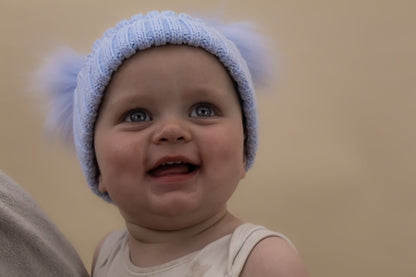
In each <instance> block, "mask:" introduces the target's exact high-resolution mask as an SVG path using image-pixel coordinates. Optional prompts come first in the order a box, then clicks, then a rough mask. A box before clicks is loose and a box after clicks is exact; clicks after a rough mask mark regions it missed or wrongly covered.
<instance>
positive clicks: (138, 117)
mask: <svg viewBox="0 0 416 277" xmlns="http://www.w3.org/2000/svg"><path fill="white" fill-rule="evenodd" d="M150 120H151V117H150V115H149V113H148V112H146V111H145V110H142V109H135V110H132V111H130V112H128V113H127V114H126V116H125V117H124V121H125V122H142V121H150Z"/></svg>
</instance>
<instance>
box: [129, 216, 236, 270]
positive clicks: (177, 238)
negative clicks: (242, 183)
mask: <svg viewBox="0 0 416 277" xmlns="http://www.w3.org/2000/svg"><path fill="white" fill-rule="evenodd" d="M241 223H242V222H241V220H239V219H238V218H236V217H234V216H233V215H231V214H230V213H229V212H228V211H225V212H224V213H221V214H218V215H216V216H215V217H212V218H210V219H208V220H206V221H203V222H200V223H198V224H196V225H193V226H190V227H188V228H184V229H181V230H175V231H160V230H152V229H147V228H143V227H140V226H128V230H129V247H130V259H131V261H132V263H133V264H135V265H136V266H140V267H149V266H155V265H160V264H163V263H166V262H169V261H172V260H174V259H177V258H180V257H182V256H185V255H187V254H190V253H192V252H195V251H198V250H200V249H202V248H203V247H205V246H206V245H208V244H209V243H211V242H213V241H215V240H217V239H219V238H221V237H223V236H225V235H227V234H230V233H232V232H233V231H234V230H235V228H237V227H238V226H239V225H240V224H241Z"/></svg>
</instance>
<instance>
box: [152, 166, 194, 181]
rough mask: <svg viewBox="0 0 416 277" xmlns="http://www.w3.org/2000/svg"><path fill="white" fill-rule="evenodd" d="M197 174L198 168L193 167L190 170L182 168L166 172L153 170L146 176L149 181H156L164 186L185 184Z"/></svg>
mask: <svg viewBox="0 0 416 277" xmlns="http://www.w3.org/2000/svg"><path fill="white" fill-rule="evenodd" d="M198 172H199V167H194V168H193V169H192V170H190V171H189V170H186V171H185V170H184V169H183V168H173V169H166V170H160V171H158V170H155V171H150V172H149V173H148V176H150V177H151V179H153V180H155V181H157V182H158V183H164V184H174V183H178V184H180V183H185V182H187V181H190V180H192V179H193V178H194V176H195V175H196V174H197V173H198Z"/></svg>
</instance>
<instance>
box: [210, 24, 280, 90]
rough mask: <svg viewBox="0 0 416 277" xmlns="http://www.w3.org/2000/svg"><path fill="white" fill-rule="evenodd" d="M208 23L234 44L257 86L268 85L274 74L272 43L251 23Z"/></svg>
mask: <svg viewBox="0 0 416 277" xmlns="http://www.w3.org/2000/svg"><path fill="white" fill-rule="evenodd" d="M208 23H209V24H210V25H212V26H213V27H215V28H216V29H217V30H219V31H220V32H222V33H223V34H224V36H225V37H226V38H228V39H229V40H231V41H232V42H234V44H235V45H236V46H237V48H238V50H239V51H240V53H241V55H242V57H243V58H244V60H245V61H246V63H247V66H248V68H249V70H250V73H251V76H252V78H253V82H254V84H255V85H267V84H268V83H269V82H270V80H271V77H272V74H273V69H274V65H273V60H274V57H273V55H272V51H271V49H270V42H269V41H268V39H267V38H266V37H265V36H263V35H262V34H261V33H260V32H259V31H258V30H257V28H256V26H255V25H254V24H253V23H251V22H234V23H229V24H224V23H221V22H220V21H218V20H209V21H208Z"/></svg>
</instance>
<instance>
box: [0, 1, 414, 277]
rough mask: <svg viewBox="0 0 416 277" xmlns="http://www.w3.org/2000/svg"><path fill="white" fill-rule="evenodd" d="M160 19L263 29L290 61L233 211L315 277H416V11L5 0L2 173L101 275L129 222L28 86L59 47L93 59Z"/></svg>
mask: <svg viewBox="0 0 416 277" xmlns="http://www.w3.org/2000/svg"><path fill="white" fill-rule="evenodd" d="M155 8H156V9H174V10H179V11H186V12H197V13H206V12H208V13H212V12H214V13H220V14H222V15H223V16H224V17H225V18H226V19H230V20H244V19H249V20H254V21H256V22H258V23H259V24H260V25H261V26H262V28H263V30H264V32H265V33H266V34H267V35H268V36H270V37H271V38H272V40H273V48H274V49H276V51H277V53H278V55H277V56H276V58H275V59H276V61H278V63H279V70H278V71H276V79H275V80H274V82H273V84H272V86H271V87H270V88H268V89H263V93H259V94H260V95H259V109H260V119H261V130H260V134H261V145H260V149H259V153H258V158H257V162H256V165H255V167H254V168H253V169H252V170H251V171H250V172H249V174H248V177H247V178H246V179H245V180H244V182H243V183H242V184H241V185H240V188H239V189H238V191H237V192H236V194H235V195H234V197H233V199H232V200H231V202H230V208H231V209H232V210H233V211H234V212H235V213H236V214H237V215H238V216H240V217H241V218H243V219H245V220H247V221H252V222H255V223H258V224H264V225H266V226H268V227H270V228H272V229H275V230H279V231H281V232H283V233H285V234H286V235H288V236H289V237H290V238H291V239H292V240H293V241H294V243H295V244H296V245H297V247H298V249H299V251H300V253H301V254H302V256H303V258H304V260H305V263H306V264H307V266H308V268H309V269H310V271H311V273H312V275H313V276H338V277H342V276H386V277H387V276H416V264H415V260H416V220H415V218H416V201H415V196H416V186H415V184H416V171H415V166H416V146H415V143H416V127H415V118H416V91H415V86H416V83H415V80H416V32H415V26H416V24H415V23H416V1H412V0H410V1H404V0H401V1H375V0H374V1H369V0H353V1H347V0H345V1H329V0H328V1H309V0H303V1H290V0H285V1H278V0H276V1H275V0H269V1H267V0H256V1H241V0H240V1H237V0H233V1H232V0H229V1H179V0H175V1H169V0H165V1H162V0H152V1H139V0H130V1H127V0H121V1H104V0H76V1H75V0H71V1H66V2H65V1H56V0H36V1H25V0H9V1H5V0H1V1H0V28H1V29H0V31H1V32H0V34H1V43H0V49H1V51H0V60H1V65H0V70H1V72H0V80H1V86H0V87H1V98H0V125H1V127H2V128H1V134H0V169H2V170H3V171H5V172H6V173H8V174H9V175H10V176H12V177H13V178H14V179H15V180H17V181H18V182H20V183H21V184H22V185H23V186H24V187H25V188H26V189H27V190H28V191H29V192H30V193H31V194H32V195H33V196H34V197H35V198H36V199H37V201H38V202H39V203H40V204H41V205H42V206H43V208H44V209H45V211H46V212H47V213H48V215H49V216H50V217H51V218H52V219H53V220H54V221H55V222H56V224H57V225H58V226H59V228H60V229H61V230H62V231H63V232H64V233H65V234H66V235H67V236H68V238H69V239H70V241H71V242H72V243H73V244H74V246H75V247H76V249H77V250H78V251H79V253H80V255H81V257H82V259H83V260H84V261H85V264H86V265H87V267H89V266H90V263H91V258H92V253H93V250H94V247H95V245H96V244H97V242H98V241H99V240H100V238H101V237H103V236H104V235H105V234H106V233H108V232H110V231H112V230H114V229H117V228H119V227H121V226H122V225H123V222H122V221H121V219H120V218H119V215H118V211H117V210H116V209H115V208H114V207H112V206H111V205H108V204H106V203H104V202H103V201H102V200H100V199H98V198H97V197H95V196H94V195H93V194H92V193H90V192H89V190H88V189H87V187H86V185H85V181H84V178H83V176H82V173H81V171H80V168H79V165H78V163H77V160H76V157H75V155H74V153H73V152H72V150H71V149H68V148H66V147H65V146H64V145H62V144H61V143H60V142H58V141H57V140H56V139H46V138H45V135H44V133H43V132H42V128H43V121H44V119H45V112H44V111H42V109H39V107H40V105H39V103H37V102H36V101H35V100H34V99H35V97H34V96H33V94H31V93H28V87H30V82H29V81H28V80H29V77H30V74H31V72H33V70H34V69H35V68H36V66H37V65H39V63H40V62H41V60H42V57H44V56H45V54H47V53H48V52H49V51H51V50H53V49H54V47H55V46H57V45H61V44H64V45H70V46H72V47H73V48H74V49H76V50H78V51H80V52H87V51H88V50H89V49H90V46H91V45H92V43H93V42H94V41H95V39H97V38H99V37H100V36H101V34H102V33H103V32H104V30H105V29H107V28H108V27H110V26H113V25H114V24H115V23H116V22H118V21H119V20H121V19H123V18H127V17H130V16H131V15H133V14H135V13H137V12H146V11H148V10H150V9H155ZM270 92H272V93H270ZM273 92H276V93H273Z"/></svg>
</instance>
